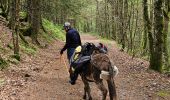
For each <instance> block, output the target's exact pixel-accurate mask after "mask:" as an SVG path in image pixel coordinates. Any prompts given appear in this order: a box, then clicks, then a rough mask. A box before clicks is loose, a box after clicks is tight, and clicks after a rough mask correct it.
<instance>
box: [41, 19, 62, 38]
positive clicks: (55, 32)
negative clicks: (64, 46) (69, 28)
mask: <svg viewBox="0 0 170 100" xmlns="http://www.w3.org/2000/svg"><path fill="white" fill-rule="evenodd" d="M43 27H44V28H45V30H46V31H47V32H48V34H47V33H46V34H43V36H44V37H45V38H46V39H47V40H48V41H51V40H53V39H59V40H65V34H63V33H65V32H64V31H62V27H61V26H59V25H56V24H53V23H52V22H50V21H48V20H46V19H43Z"/></svg>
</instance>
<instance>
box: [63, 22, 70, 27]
mask: <svg viewBox="0 0 170 100" xmlns="http://www.w3.org/2000/svg"><path fill="white" fill-rule="evenodd" d="M70 27H71V24H70V23H69V22H65V23H64V25H63V28H70Z"/></svg>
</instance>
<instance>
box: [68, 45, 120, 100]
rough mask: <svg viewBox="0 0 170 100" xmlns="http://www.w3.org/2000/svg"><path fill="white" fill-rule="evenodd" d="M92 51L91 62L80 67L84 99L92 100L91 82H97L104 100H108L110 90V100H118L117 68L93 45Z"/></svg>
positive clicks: (71, 74)
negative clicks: (105, 83)
mask: <svg viewBox="0 0 170 100" xmlns="http://www.w3.org/2000/svg"><path fill="white" fill-rule="evenodd" d="M90 49H92V52H91V60H90V61H89V62H86V63H84V64H82V65H81V66H80V67H79V68H82V70H81V71H79V72H78V73H79V74H80V76H81V79H82V81H83V83H84V95H83V99H87V97H88V100H92V96H91V94H90V91H91V90H90V86H89V82H95V84H96V85H97V87H98V88H99V89H100V91H101V92H102V100H106V96H107V92H108V90H109V96H110V100H116V99H117V94H116V87H115V83H114V79H113V78H114V77H115V76H116V75H117V74H118V69H117V67H116V66H114V65H113V63H112V62H111V60H110V59H109V57H108V55H107V54H104V53H100V52H99V49H96V47H95V46H94V45H91V47H90ZM86 50H88V49H86ZM74 74H75V73H74V72H70V77H71V76H74ZM103 80H106V81H107V84H108V90H107V89H106V87H105V86H104V84H103Z"/></svg>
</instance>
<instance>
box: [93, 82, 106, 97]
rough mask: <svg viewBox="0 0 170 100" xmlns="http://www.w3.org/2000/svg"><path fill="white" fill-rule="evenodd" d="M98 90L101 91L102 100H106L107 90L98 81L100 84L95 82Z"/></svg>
mask: <svg viewBox="0 0 170 100" xmlns="http://www.w3.org/2000/svg"><path fill="white" fill-rule="evenodd" d="M96 84H97V86H98V88H99V89H100V90H101V92H102V100H106V96H107V89H106V87H105V86H104V84H103V82H102V81H100V82H96Z"/></svg>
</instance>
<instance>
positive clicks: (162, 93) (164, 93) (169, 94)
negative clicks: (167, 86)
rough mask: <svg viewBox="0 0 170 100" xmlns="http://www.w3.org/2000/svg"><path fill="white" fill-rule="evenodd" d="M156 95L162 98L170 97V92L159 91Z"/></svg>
mask: <svg viewBox="0 0 170 100" xmlns="http://www.w3.org/2000/svg"><path fill="white" fill-rule="evenodd" d="M156 94H157V95H158V96H160V97H165V98H166V97H170V91H159V92H157V93H156Z"/></svg>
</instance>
